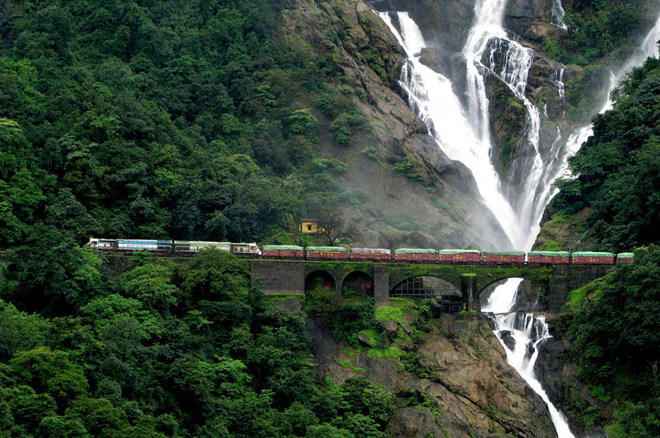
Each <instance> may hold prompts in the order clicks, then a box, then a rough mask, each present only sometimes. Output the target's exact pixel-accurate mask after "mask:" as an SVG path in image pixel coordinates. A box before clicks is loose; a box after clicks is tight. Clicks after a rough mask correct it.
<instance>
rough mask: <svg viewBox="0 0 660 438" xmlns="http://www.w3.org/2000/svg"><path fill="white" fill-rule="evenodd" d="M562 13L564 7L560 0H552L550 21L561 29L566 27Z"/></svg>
mask: <svg viewBox="0 0 660 438" xmlns="http://www.w3.org/2000/svg"><path fill="white" fill-rule="evenodd" d="M564 13H565V12H564V7H563V6H562V4H561V0H552V8H551V10H550V23H552V24H554V25H555V26H559V27H561V28H562V29H566V25H565V24H564Z"/></svg>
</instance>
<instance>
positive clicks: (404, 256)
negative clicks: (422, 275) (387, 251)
mask: <svg viewBox="0 0 660 438" xmlns="http://www.w3.org/2000/svg"><path fill="white" fill-rule="evenodd" d="M394 260H396V261H398V262H401V261H406V262H435V261H437V260H438V251H437V250H435V249H420V248H399V249H397V250H395V251H394Z"/></svg>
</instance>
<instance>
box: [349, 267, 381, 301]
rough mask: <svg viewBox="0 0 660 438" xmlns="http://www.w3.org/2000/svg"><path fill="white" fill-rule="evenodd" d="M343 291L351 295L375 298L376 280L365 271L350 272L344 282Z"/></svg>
mask: <svg viewBox="0 0 660 438" xmlns="http://www.w3.org/2000/svg"><path fill="white" fill-rule="evenodd" d="M341 289H342V291H346V292H347V293H348V294H349V295H352V294H358V295H366V296H370V297H373V296H374V279H373V278H372V277H371V275H369V274H367V273H366V272H363V271H353V272H349V273H348V274H347V275H346V276H345V277H344V279H343V281H342V288H341Z"/></svg>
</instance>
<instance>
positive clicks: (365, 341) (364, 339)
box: [357, 333, 374, 348]
mask: <svg viewBox="0 0 660 438" xmlns="http://www.w3.org/2000/svg"><path fill="white" fill-rule="evenodd" d="M357 338H358V341H359V342H360V345H362V346H363V347H367V348H374V344H373V342H371V338H370V337H369V336H367V335H365V334H364V333H358V335H357Z"/></svg>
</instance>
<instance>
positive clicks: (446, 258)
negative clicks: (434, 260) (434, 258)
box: [438, 249, 481, 263]
mask: <svg viewBox="0 0 660 438" xmlns="http://www.w3.org/2000/svg"><path fill="white" fill-rule="evenodd" d="M438 261H439V262H440V263H479V262H480V261H481V251H477V250H474V249H441V250H440V251H438Z"/></svg>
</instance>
